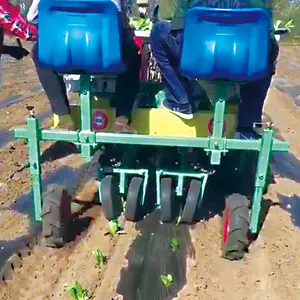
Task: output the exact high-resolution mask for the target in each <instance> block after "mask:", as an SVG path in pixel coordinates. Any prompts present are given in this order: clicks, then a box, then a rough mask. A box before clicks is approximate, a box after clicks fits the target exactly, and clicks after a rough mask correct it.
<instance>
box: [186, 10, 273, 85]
mask: <svg viewBox="0 0 300 300" xmlns="http://www.w3.org/2000/svg"><path fill="white" fill-rule="evenodd" d="M270 26H271V24H270V15H269V12H268V11H267V10H266V9H263V8H248V9H215V8H208V7H193V8H191V9H189V10H188V11H187V13H186V16H185V25H184V38H183V46H182V55H181V70H182V73H183V74H184V75H185V76H186V77H188V78H191V79H201V80H215V79H223V80H231V81H238V82H244V81H251V80H257V79H261V78H264V77H265V76H266V75H267V73H268V71H269V70H268V53H269V40H270Z"/></svg>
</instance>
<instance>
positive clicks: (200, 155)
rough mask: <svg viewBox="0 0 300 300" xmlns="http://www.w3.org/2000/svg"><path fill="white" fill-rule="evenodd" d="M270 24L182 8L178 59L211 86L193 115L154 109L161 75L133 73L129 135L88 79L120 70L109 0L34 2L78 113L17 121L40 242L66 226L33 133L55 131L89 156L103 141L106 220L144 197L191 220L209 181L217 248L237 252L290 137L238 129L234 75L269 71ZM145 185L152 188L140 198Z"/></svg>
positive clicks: (60, 240) (63, 204) (63, 232)
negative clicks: (249, 134) (49, 124)
mask: <svg viewBox="0 0 300 300" xmlns="http://www.w3.org/2000/svg"><path fill="white" fill-rule="evenodd" d="M270 26H271V24H270V18H269V15H268V12H267V11H265V10H264V9H261V8H255V9H241V10H240V9H235V10H229V9H211V8H203V7H195V8H192V9H190V10H189V11H188V12H187V14H186V16H185V27H184V28H185V29H184V41H183V48H182V57H181V70H182V73H183V74H184V75H185V76H187V77H189V78H191V79H194V80H195V81H196V80H197V81H198V82H199V81H200V83H202V86H204V87H205V88H206V89H207V94H206V95H204V96H203V95H202V96H201V95H200V96H199V95H195V97H194V98H195V99H194V100H195V103H196V106H197V112H196V113H195V114H194V118H193V120H189V121H187V120H183V119H180V118H179V117H177V116H176V115H174V114H172V113H170V112H168V111H166V110H164V109H163V108H161V105H160V103H161V101H162V100H163V97H164V93H163V91H162V86H161V83H160V82H159V81H155V80H151V78H149V76H142V75H141V82H140V86H141V88H140V89H141V90H140V94H139V96H138V99H137V106H136V108H135V109H134V111H133V113H132V126H133V127H134V128H135V129H136V131H137V134H116V133H113V131H112V125H113V123H114V120H115V108H114V107H113V98H114V91H113V88H112V89H111V90H110V91H103V90H101V84H100V85H98V88H97V87H95V82H96V81H95V79H93V78H95V77H94V75H96V76H98V79H99V78H100V77H101V78H102V79H101V80H104V81H105V79H103V78H110V80H113V78H115V75H116V74H118V73H119V72H122V71H123V63H122V60H121V57H122V55H121V50H120V49H121V47H120V31H119V21H118V11H117V8H116V7H115V5H114V4H113V2H111V1H110V0H88V1H84V2H78V1H73V0H63V1H58V0H51V1H42V2H41V3H40V6H39V40H38V57H39V61H40V63H41V64H43V65H44V66H45V67H47V68H49V69H52V70H55V71H57V72H59V73H61V74H81V79H80V97H79V99H80V106H79V104H77V105H73V106H72V112H73V116H74V120H75V121H76V120H77V121H79V122H78V130H77V131H66V130H42V129H41V128H40V125H39V121H38V119H37V118H36V117H35V116H34V115H33V114H32V115H30V116H29V117H28V119H27V125H26V127H25V128H16V129H15V131H14V135H15V137H16V138H18V139H26V140H27V141H28V151H29V163H30V174H31V178H32V187H33V196H34V207H35V218H36V220H39V221H42V222H43V235H44V237H45V238H46V240H47V241H48V244H49V245H51V246H56V247H60V246H62V245H63V244H64V243H65V242H67V241H68V232H70V231H71V230H72V227H70V226H68V224H69V218H70V202H69V200H68V197H65V196H66V193H65V191H64V189H63V188H58V187H57V189H56V190H49V189H48V190H46V191H45V192H44V194H43V197H42V186H41V163H40V142H41V141H49V140H51V141H66V142H71V143H74V144H76V145H77V146H78V148H79V149H80V151H81V154H82V156H83V157H84V158H86V160H87V161H90V160H91V159H92V157H93V155H94V153H95V152H96V151H97V150H98V149H99V147H100V146H101V147H103V145H104V146H105V151H104V153H103V154H102V156H101V158H100V167H99V200H100V201H99V202H100V203H101V204H102V207H103V211H104V214H105V216H106V218H107V219H108V220H115V219H117V218H118V217H119V216H120V215H121V214H122V213H124V214H125V216H126V218H127V219H128V220H131V221H138V220H140V219H141V218H143V217H144V216H145V214H147V213H148V212H149V211H150V210H151V208H152V209H153V208H160V210H161V220H162V221H163V222H172V221H173V220H175V219H177V218H179V219H177V220H180V222H183V223H193V222H195V221H197V220H199V216H200V215H199V212H201V204H202V203H203V201H202V200H203V199H205V198H206V197H204V196H206V195H208V194H209V193H205V188H206V186H207V189H208V186H209V190H210V192H211V191H212V192H213V193H212V194H213V195H214V197H220V201H221V203H224V202H225V209H224V213H223V220H224V228H223V243H222V248H223V255H224V257H226V258H229V259H239V258H241V257H242V256H243V254H244V252H245V251H246V249H247V246H248V244H249V240H248V233H249V230H250V233H252V234H257V232H258V230H259V222H260V214H261V208H262V196H263V193H264V190H265V187H266V184H267V177H268V166H269V161H270V155H271V153H272V152H274V151H277V152H278V151H281V152H286V151H288V148H289V145H288V143H287V142H285V141H280V140H277V139H275V138H274V131H273V129H272V126H270V125H265V126H264V129H263V133H262V136H261V138H259V139H254V138H252V139H251V138H246V137H245V136H244V137H243V135H238V134H237V132H236V128H237V119H238V103H239V101H240V97H239V93H238V89H237V86H238V84H241V83H245V82H248V81H252V80H256V79H260V78H263V77H264V76H265V75H266V74H267V61H268V50H269V45H268V40H269V32H270ZM245 32H247V34H245ZM145 49H146V51H144V50H145ZM147 49H149V42H148V41H147V38H145V39H144V43H142V45H141V53H142V55H143V58H142V60H143V59H144V58H145V57H147V59H148V58H149V57H150V60H151V59H152V61H153V58H151V53H150V52H149V51H148V52H147ZM144 62H145V61H143V63H144ZM143 63H142V65H143ZM144 75H145V74H144ZM99 76H100V77H99ZM101 80H100V81H101ZM98 82H99V80H98ZM110 82H111V81H110ZM102 86H104V85H102ZM105 86H107V85H105ZM207 96H208V97H207ZM124 101H126V99H124ZM114 155H115V157H113V156H114ZM151 191H154V192H155V194H156V197H148V194H149V192H151ZM153 198H154V199H155V201H154V202H155V203H151V200H153ZM248 199H249V200H248ZM124 200H125V203H123V201H124ZM224 200H225V201H224ZM152 205H153V206H152ZM223 208H224V206H223ZM249 208H250V210H249ZM249 211H251V213H250V214H249ZM249 215H250V216H249Z"/></svg>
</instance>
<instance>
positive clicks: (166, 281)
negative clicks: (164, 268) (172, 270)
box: [160, 274, 173, 289]
mask: <svg viewBox="0 0 300 300" xmlns="http://www.w3.org/2000/svg"><path fill="white" fill-rule="evenodd" d="M160 280H161V281H162V283H163V285H164V286H165V288H167V289H168V288H170V287H171V285H172V284H173V277H172V275H170V274H168V275H160Z"/></svg>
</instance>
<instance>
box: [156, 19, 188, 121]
mask: <svg viewBox="0 0 300 300" xmlns="http://www.w3.org/2000/svg"><path fill="white" fill-rule="evenodd" d="M182 35H183V31H182V30H178V31H171V23H170V22H168V21H159V22H157V23H156V25H155V26H154V28H153V30H152V33H151V49H152V53H153V55H154V57H155V59H156V61H157V64H158V66H159V68H160V70H161V73H162V76H163V83H164V85H165V91H166V100H165V101H164V103H163V106H164V107H165V108H166V109H168V110H170V111H172V112H173V113H175V114H177V115H179V116H180V117H182V118H185V119H191V118H192V117H193V112H192V105H191V95H192V85H191V82H190V81H189V80H188V79H187V78H185V77H184V76H183V75H182V74H181V72H180V53H181V43H182Z"/></svg>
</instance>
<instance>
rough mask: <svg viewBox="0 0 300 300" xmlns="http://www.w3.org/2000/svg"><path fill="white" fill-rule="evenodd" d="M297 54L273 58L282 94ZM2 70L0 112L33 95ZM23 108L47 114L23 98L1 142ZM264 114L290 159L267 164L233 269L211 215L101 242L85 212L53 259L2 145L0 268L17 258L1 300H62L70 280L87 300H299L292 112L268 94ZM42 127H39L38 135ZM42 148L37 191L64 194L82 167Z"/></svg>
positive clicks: (6, 118) (17, 154)
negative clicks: (249, 232) (254, 218)
mask: <svg viewBox="0 0 300 300" xmlns="http://www.w3.org/2000/svg"><path fill="white" fill-rule="evenodd" d="M299 50H300V49H299V47H282V49H281V56H280V60H279V63H278V70H277V75H276V78H277V79H284V80H285V81H286V82H288V83H289V84H290V85H291V86H300V80H299V72H300V71H299V70H300V51H299ZM4 70H6V71H7V73H8V75H6V74H5V79H4V85H5V88H4V90H1V91H0V99H1V101H0V105H1V102H3V101H6V100H7V98H8V97H11V96H16V95H19V94H24V93H25V95H26V92H28V91H30V90H31V89H32V87H34V86H36V85H38V80H37V77H36V75H35V72H34V69H33V66H32V63H31V61H30V58H29V57H27V58H26V59H24V60H23V61H5V68H4ZM20 74H22V76H21V77H20V76H18V75H20ZM26 105H34V106H35V109H36V111H37V113H45V112H47V111H48V110H49V107H48V103H47V100H46V97H45V95H44V93H43V92H32V94H30V95H28V94H27V96H26V99H25V100H24V101H21V102H19V103H16V104H14V105H11V106H9V107H5V108H3V109H1V110H0V132H1V131H3V132H5V131H6V130H7V129H8V128H10V127H12V126H16V125H20V124H23V123H24V121H25V118H26V116H27V115H28V112H27V110H26V108H25V107H26ZM264 114H265V119H266V120H272V122H273V123H274V126H275V127H276V134H277V135H278V136H279V137H280V138H283V139H285V140H287V141H289V142H290V144H291V147H290V152H289V153H286V154H276V155H274V157H273V160H272V170H273V173H274V175H275V182H274V183H273V184H271V186H270V187H269V190H268V194H267V195H266V197H265V199H266V202H267V200H268V203H270V204H271V205H270V208H269V211H268V214H267V216H266V220H265V222H264V224H263V227H262V230H261V232H260V234H259V236H258V239H257V240H256V241H255V242H254V243H252V244H251V247H250V251H249V253H248V254H246V256H245V257H244V259H242V260H241V261H234V262H232V261H227V260H224V259H223V258H221V255H220V245H221V235H220V232H221V220H220V217H219V216H218V215H215V216H211V217H209V218H207V220H205V221H202V222H199V223H197V224H196V225H194V226H192V227H188V226H185V225H180V226H178V227H177V228H175V226H173V225H161V224H160V223H159V221H158V218H159V217H158V213H157V212H154V213H153V214H151V215H149V216H148V217H147V218H146V219H144V220H143V221H141V222H139V223H137V224H133V223H125V230H124V234H120V235H116V236H115V237H110V236H109V235H106V232H107V221H106V220H105V218H104V216H103V214H102V211H101V207H99V206H94V207H92V208H90V207H87V208H86V209H85V211H84V212H83V213H82V214H81V215H79V217H78V219H77V222H76V224H77V225H76V228H74V230H76V232H77V233H78V234H77V237H76V239H75V240H74V241H72V242H70V243H68V244H67V245H66V246H65V247H64V248H62V249H49V248H46V247H44V246H43V244H42V241H41V240H40V239H39V232H40V224H39V223H36V222H35V221H34V218H33V209H32V206H33V203H32V197H31V194H30V193H29V192H30V178H29V173H28V170H27V169H26V168H23V167H24V165H26V159H27V149H26V144H25V143H24V142H23V141H11V142H9V143H8V144H6V145H4V146H3V147H2V148H1V149H0V192H1V201H0V267H3V266H5V265H6V260H7V259H8V258H9V257H10V256H11V255H13V254H14V253H18V252H20V253H21V254H22V257H23V258H22V260H21V264H22V266H21V267H19V268H15V269H14V271H13V275H12V276H11V278H10V280H8V281H6V282H5V283H3V282H2V287H1V290H0V299H2V300H29V299H30V300H44V299H45V300H46V299H51V300H65V299H66V300H67V299H71V297H70V296H69V295H68V293H67V291H66V290H65V288H64V285H65V284H72V283H73V282H74V281H75V280H77V281H78V282H80V283H81V284H82V286H83V287H85V288H86V289H87V290H88V295H89V296H90V299H97V300H117V299H124V300H168V299H180V300H186V299H188V300H196V299H197V300H199V299H203V300H204V299H205V300H223V299H224V300H225V299H226V300H227V299H231V300H252V299H253V300H266V299H270V300H277V299H278V300H282V299H289V300H299V299H300V296H299V294H300V293H299V292H300V283H299V270H300V257H299V255H298V253H299V245H300V231H299V227H298V226H299V225H300V217H299V216H300V198H299V195H300V177H299V170H300V169H299V166H300V163H299V161H298V160H299V159H300V143H299V135H300V123H299V119H300V110H299V109H298V108H297V106H296V105H295V102H294V99H293V97H291V96H290V95H288V94H286V93H283V92H282V91H279V90H278V89H277V88H276V87H272V88H271V89H270V92H269V94H268V99H267V101H266V103H265V109H264ZM49 122H50V120H49V118H48V119H47V118H46V119H45V121H44V124H45V126H48V125H49ZM41 147H42V152H43V153H44V155H43V159H42V160H43V165H42V169H43V178H44V181H45V184H49V183H53V182H54V183H64V184H66V185H67V186H69V187H70V189H71V187H72V185H74V182H75V181H76V180H78V178H81V177H80V176H82V172H81V173H80V171H82V170H83V167H82V165H83V159H81V158H80V156H79V154H77V153H74V151H72V149H71V148H70V147H69V150H70V151H69V155H66V154H68V153H64V154H65V155H64V154H63V153H62V145H57V144H53V143H50V142H47V143H42V145H41ZM53 149H54V150H53ZM64 149H65V151H67V150H66V148H64ZM73 150H74V149H73ZM54 153H56V155H55V154H54ZM70 153H71V154H70ZM57 154H58V155H57ZM94 171H95V170H92V171H89V174H87V173H84V172H83V173H84V182H85V183H86V185H85V186H84V184H82V186H84V190H83V191H82V192H81V194H80V195H79V196H78V199H80V200H81V201H85V202H89V201H92V200H93V199H94V196H95V195H94V191H95V188H96V186H97V185H96V184H95V181H94V179H93V178H94V176H95V173H94ZM28 236H35V237H37V242H36V243H34V245H33V246H32V247H31V248H30V250H28V252H26V253H27V254H28V255H24V253H25V252H24V250H23V252H22V249H23V248H22V247H24V245H25V244H26V241H27V238H28ZM174 236H176V237H177V238H178V240H179V242H180V248H179V251H178V253H177V254H174V253H173V252H172V251H170V249H169V241H170V238H172V237H174ZM27 244H28V243H27ZM95 249H100V250H101V251H102V252H103V253H104V254H107V255H108V260H107V263H106V264H105V265H104V266H101V267H99V268H97V267H96V264H95V258H94V256H93V255H92V251H93V250H95ZM29 252H30V253H29ZM29 254H30V255H29ZM25 256H27V257H25ZM170 270H171V271H174V273H173V274H172V275H173V279H174V284H173V285H172V286H171V288H170V289H169V290H167V289H166V288H165V287H163V286H162V283H161V282H160V280H159V276H160V275H162V274H167V273H168V272H170Z"/></svg>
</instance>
